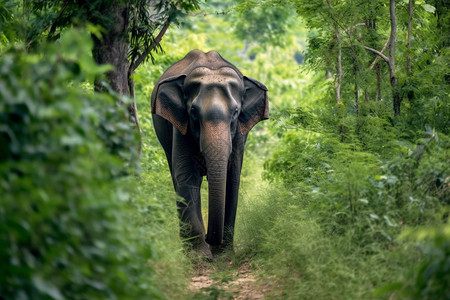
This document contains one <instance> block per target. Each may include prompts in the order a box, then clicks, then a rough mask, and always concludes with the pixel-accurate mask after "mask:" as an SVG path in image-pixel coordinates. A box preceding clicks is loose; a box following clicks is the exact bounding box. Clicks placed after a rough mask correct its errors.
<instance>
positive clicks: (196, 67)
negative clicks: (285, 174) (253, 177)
mask: <svg viewBox="0 0 450 300" xmlns="http://www.w3.org/2000/svg"><path fill="white" fill-rule="evenodd" d="M151 102H152V118H153V124H154V128H155V131H156V135H157V137H158V139H159V141H160V143H161V145H162V147H163V148H164V151H165V153H166V157H167V161H168V164H169V168H170V172H171V175H172V179H173V185H174V188H175V191H176V193H177V194H178V195H179V196H181V197H182V198H183V199H184V200H182V201H178V203H177V207H178V212H179V217H180V221H181V236H182V238H185V239H186V240H189V241H190V242H192V245H193V247H194V248H195V249H197V250H198V251H200V253H201V254H202V255H203V256H205V257H207V258H212V252H213V253H216V252H217V253H220V252H222V251H224V250H226V249H232V247H233V234H234V224H235V219H236V208H237V201H238V192H239V183H240V174H241V168H242V161H243V155H244V145H245V141H246V138H247V134H248V132H249V131H250V129H252V127H253V126H255V124H256V123H258V122H259V121H261V120H265V119H268V118H269V103H268V98H267V88H266V87H265V86H264V85H263V84H262V83H260V82H258V81H257V80H255V79H251V78H248V77H246V76H243V75H242V73H241V72H240V71H239V70H238V69H237V68H236V67H235V66H233V65H232V64H231V63H229V62H228V61H226V60H225V59H223V58H222V57H221V56H220V55H219V54H218V53H217V52H215V51H211V52H208V53H203V52H202V51H199V50H193V51H191V52H189V53H188V54H187V55H186V56H185V57H184V58H183V59H182V60H180V61H178V62H177V63H175V64H174V65H172V66H171V67H169V68H168V69H167V70H166V72H164V74H163V75H162V76H161V78H160V79H159V80H158V82H157V83H156V86H155V88H154V89H153V93H152V97H151ZM204 175H206V176H207V179H208V198H209V199H208V232H207V234H206V236H205V228H204V225H203V219H202V215H201V201H200V186H201V183H202V179H203V176H204ZM211 251H212V252H211Z"/></svg>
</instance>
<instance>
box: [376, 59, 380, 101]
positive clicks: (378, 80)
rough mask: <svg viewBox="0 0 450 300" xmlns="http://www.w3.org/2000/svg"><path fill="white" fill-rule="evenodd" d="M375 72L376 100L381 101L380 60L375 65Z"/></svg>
mask: <svg viewBox="0 0 450 300" xmlns="http://www.w3.org/2000/svg"><path fill="white" fill-rule="evenodd" d="M375 73H376V74H377V101H381V62H378V63H377V64H376V65H375Z"/></svg>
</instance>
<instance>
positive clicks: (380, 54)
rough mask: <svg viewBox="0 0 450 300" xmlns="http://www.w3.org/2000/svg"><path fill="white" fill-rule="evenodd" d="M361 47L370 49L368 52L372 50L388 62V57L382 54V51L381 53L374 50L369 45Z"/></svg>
mask: <svg viewBox="0 0 450 300" xmlns="http://www.w3.org/2000/svg"><path fill="white" fill-rule="evenodd" d="M363 47H364V49H366V50H368V51H370V52H372V53H374V54H376V55H378V56H379V57H381V58H382V59H384V61H385V62H386V63H387V64H389V58H388V57H387V56H386V55H384V54H383V53H381V52H380V51H378V50H375V49H373V48H370V47H367V46H363Z"/></svg>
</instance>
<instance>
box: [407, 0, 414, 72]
mask: <svg viewBox="0 0 450 300" xmlns="http://www.w3.org/2000/svg"><path fill="white" fill-rule="evenodd" d="M413 14H414V0H409V18H408V41H407V45H406V47H407V49H408V51H407V54H406V72H407V74H408V76H409V75H411V35H412V19H413Z"/></svg>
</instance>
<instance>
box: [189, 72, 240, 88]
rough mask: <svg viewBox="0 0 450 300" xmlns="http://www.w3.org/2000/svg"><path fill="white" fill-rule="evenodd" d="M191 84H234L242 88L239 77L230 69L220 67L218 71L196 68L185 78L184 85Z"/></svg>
mask: <svg viewBox="0 0 450 300" xmlns="http://www.w3.org/2000/svg"><path fill="white" fill-rule="evenodd" d="M192 82H200V83H202V84H220V83H223V84H226V83H235V84H238V86H242V87H243V81H242V79H241V77H240V76H239V74H237V73H236V71H235V70H234V69H232V68H230V67H222V68H219V69H209V68H207V67H198V68H196V69H194V70H193V71H192V72H191V73H190V74H189V75H188V76H187V77H186V80H185V84H186V83H187V84H189V83H192Z"/></svg>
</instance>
